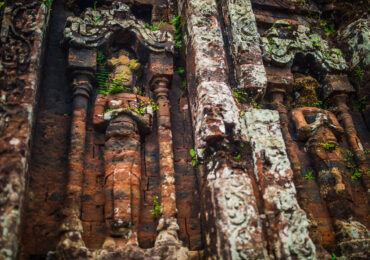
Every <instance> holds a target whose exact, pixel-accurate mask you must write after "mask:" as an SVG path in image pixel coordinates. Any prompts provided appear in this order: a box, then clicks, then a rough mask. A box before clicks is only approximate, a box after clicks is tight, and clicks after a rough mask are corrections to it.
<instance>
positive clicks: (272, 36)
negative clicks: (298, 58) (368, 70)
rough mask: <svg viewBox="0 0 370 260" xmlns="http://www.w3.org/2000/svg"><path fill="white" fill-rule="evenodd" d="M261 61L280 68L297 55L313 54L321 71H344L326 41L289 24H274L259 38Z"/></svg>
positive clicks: (335, 51)
mask: <svg viewBox="0 0 370 260" xmlns="http://www.w3.org/2000/svg"><path fill="white" fill-rule="evenodd" d="M261 46H262V49H263V57H264V59H266V60H268V61H271V62H274V63H277V64H278V65H280V66H284V65H287V64H288V63H291V62H292V61H293V59H294V56H295V55H296V53H303V54H304V55H312V56H313V58H314V62H315V63H316V64H317V66H318V67H320V69H321V70H322V72H330V71H339V70H345V69H347V64H346V61H345V59H344V57H343V54H342V53H341V51H340V50H339V49H336V48H330V47H329V45H328V42H327V41H326V40H324V39H322V38H321V36H320V35H319V34H315V33H313V32H311V30H310V28H309V27H307V26H304V25H301V24H291V23H290V22H288V21H284V20H280V21H276V22H275V23H274V24H273V26H272V27H271V28H270V29H269V30H267V31H266V32H265V33H264V37H262V39H261Z"/></svg>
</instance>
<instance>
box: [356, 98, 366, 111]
mask: <svg viewBox="0 0 370 260" xmlns="http://www.w3.org/2000/svg"><path fill="white" fill-rule="evenodd" d="M366 101H367V96H363V97H362V98H361V99H360V100H358V101H356V108H357V109H358V111H360V112H364V111H365V108H366Z"/></svg>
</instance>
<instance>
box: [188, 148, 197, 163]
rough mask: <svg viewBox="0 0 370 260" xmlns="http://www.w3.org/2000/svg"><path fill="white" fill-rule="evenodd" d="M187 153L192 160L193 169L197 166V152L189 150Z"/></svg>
mask: <svg viewBox="0 0 370 260" xmlns="http://www.w3.org/2000/svg"><path fill="white" fill-rule="evenodd" d="M189 153H190V156H191V158H192V159H193V167H195V166H196V165H197V152H196V151H195V150H194V149H190V151H189Z"/></svg>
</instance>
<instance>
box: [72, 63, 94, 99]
mask: <svg viewBox="0 0 370 260" xmlns="http://www.w3.org/2000/svg"><path fill="white" fill-rule="evenodd" d="M72 77H73V80H72V90H73V97H76V96H83V97H86V98H87V99H89V98H90V95H91V92H92V89H93V86H92V84H91V82H92V77H93V75H92V74H91V73H90V72H88V71H81V70H78V71H74V72H73V76H72Z"/></svg>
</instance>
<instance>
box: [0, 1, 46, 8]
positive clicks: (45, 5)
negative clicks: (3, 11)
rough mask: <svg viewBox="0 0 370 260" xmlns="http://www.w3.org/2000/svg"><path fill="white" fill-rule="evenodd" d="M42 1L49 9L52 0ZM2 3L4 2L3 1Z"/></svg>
mask: <svg viewBox="0 0 370 260" xmlns="http://www.w3.org/2000/svg"><path fill="white" fill-rule="evenodd" d="M43 3H44V5H45V6H46V7H47V8H48V9H49V10H51V6H52V4H53V0H43ZM3 4H4V2H3ZM0 7H1V3H0Z"/></svg>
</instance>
